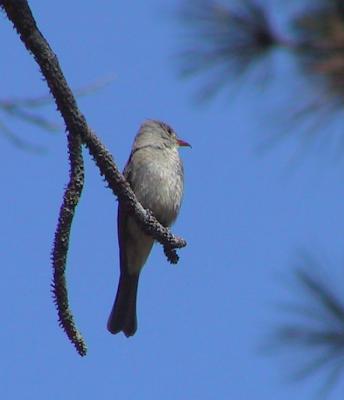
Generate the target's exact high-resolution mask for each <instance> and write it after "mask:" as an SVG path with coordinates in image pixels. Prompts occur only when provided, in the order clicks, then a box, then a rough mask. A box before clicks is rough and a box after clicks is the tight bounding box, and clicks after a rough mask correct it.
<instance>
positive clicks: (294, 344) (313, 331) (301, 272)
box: [268, 256, 344, 390]
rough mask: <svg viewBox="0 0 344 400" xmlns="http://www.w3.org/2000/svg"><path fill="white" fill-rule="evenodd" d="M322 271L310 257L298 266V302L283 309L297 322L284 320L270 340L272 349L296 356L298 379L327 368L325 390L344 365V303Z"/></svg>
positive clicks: (295, 373) (296, 273)
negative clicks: (321, 276) (320, 271)
mask: <svg viewBox="0 0 344 400" xmlns="http://www.w3.org/2000/svg"><path fill="white" fill-rule="evenodd" d="M319 270H320V268H319V264H318V263H317V261H316V260H315V259H313V258H312V257H309V256H308V257H307V258H306V259H305V265H304V266H302V267H299V268H296V269H294V273H295V279H296V282H297V283H298V286H299V291H298V297H297V299H298V301H296V302H292V303H288V304H287V305H284V306H283V307H280V308H279V312H280V313H281V312H282V313H283V314H282V315H283V316H284V319H286V317H287V316H289V317H290V316H291V317H292V318H293V319H294V322H288V323H286V322H282V323H280V326H279V327H278V328H277V329H275V332H274V334H273V335H272V337H271V338H270V340H269V342H268V343H269V347H270V350H276V349H279V350H282V349H284V350H286V351H287V352H288V354H289V355H290V356H291V357H292V358H293V369H294V374H293V375H294V378H296V379H302V378H306V377H308V376H310V375H311V374H314V373H316V372H318V371H320V370H322V371H323V372H324V371H327V373H328V375H327V381H326V382H325V385H324V388H323V389H324V390H328V389H330V387H331V384H333V383H335V380H336V378H338V377H339V376H340V374H341V373H342V372H343V367H344V303H343V301H342V298H340V296H339V294H337V293H336V292H335V291H334V289H333V288H332V289H331V285H330V283H329V281H324V279H321V278H320V277H319V274H318V273H319ZM332 286H333V285H332ZM294 297H295V296H294ZM300 299H303V300H301V301H300ZM286 312H288V314H286Z"/></svg>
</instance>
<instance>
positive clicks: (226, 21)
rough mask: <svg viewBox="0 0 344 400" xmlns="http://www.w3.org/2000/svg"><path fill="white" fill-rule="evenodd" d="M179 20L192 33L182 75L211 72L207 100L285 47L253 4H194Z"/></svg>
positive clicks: (203, 0) (202, 0)
mask: <svg viewBox="0 0 344 400" xmlns="http://www.w3.org/2000/svg"><path fill="white" fill-rule="evenodd" d="M179 18H180V20H181V22H182V23H183V24H184V25H185V27H186V28H187V30H188V33H187V34H186V35H185V36H184V41H185V40H186V41H188V42H189V44H188V45H187V46H186V49H185V50H184V51H183V52H182V53H181V54H180V58H181V75H182V76H183V77H190V76H193V75H197V74H200V73H205V72H209V74H208V75H209V77H208V78H209V82H208V84H207V85H205V88H204V90H203V92H202V93H201V94H202V97H203V98H208V97H210V96H212V95H213V94H215V93H216V92H217V91H218V90H219V89H221V88H222V87H223V86H224V85H225V84H227V83H230V82H232V81H233V78H234V79H237V78H240V77H242V76H243V75H244V74H245V73H246V72H247V71H248V69H249V68H250V67H252V65H253V64H256V63H257V61H258V60H259V59H261V58H262V57H263V56H264V55H266V54H267V52H268V51H269V50H270V49H272V48H273V47H275V46H279V45H282V44H283V45H284V43H282V41H281V38H279V37H278V36H277V35H276V33H275V32H274V31H273V29H272V26H271V24H270V22H269V19H268V16H267V14H266V12H265V10H264V8H263V7H262V6H261V5H259V4H258V3H257V2H255V1H252V0H245V1H242V2H241V3H240V6H239V7H231V6H229V5H224V4H222V3H220V2H219V1H216V0H192V1H189V2H187V3H186V4H185V5H183V6H182V7H181V9H180V11H179Z"/></svg>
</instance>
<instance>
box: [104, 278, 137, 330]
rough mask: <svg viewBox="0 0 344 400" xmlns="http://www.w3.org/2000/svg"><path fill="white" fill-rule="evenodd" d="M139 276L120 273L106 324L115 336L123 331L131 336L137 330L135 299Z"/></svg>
mask: <svg viewBox="0 0 344 400" xmlns="http://www.w3.org/2000/svg"><path fill="white" fill-rule="evenodd" d="M139 276H140V275H139V274H133V275H130V274H127V273H123V272H122V273H121V275H120V278H119V283H118V289H117V295H116V299H115V303H114V305H113V307H112V310H111V314H110V317H109V320H108V323H107V328H108V330H109V331H110V332H111V333H113V334H115V333H118V332H120V331H123V332H124V334H125V336H127V337H128V336H132V335H134V333H135V332H136V329H137V318H136V297H137V287H138V282H139Z"/></svg>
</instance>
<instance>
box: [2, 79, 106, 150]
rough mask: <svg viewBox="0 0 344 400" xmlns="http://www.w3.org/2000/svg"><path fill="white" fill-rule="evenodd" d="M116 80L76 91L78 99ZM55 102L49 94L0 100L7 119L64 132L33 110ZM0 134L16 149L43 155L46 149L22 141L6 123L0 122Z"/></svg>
mask: <svg viewBox="0 0 344 400" xmlns="http://www.w3.org/2000/svg"><path fill="white" fill-rule="evenodd" d="M113 80H114V76H109V77H107V78H103V79H98V80H96V81H95V82H93V83H91V84H88V85H85V86H83V87H81V88H79V89H76V90H75V91H74V93H75V96H76V97H81V96H87V95H90V94H93V93H95V92H96V91H98V90H100V89H102V88H103V87H104V86H107V85H108V84H109V83H110V82H112V81H113ZM53 102H54V99H53V97H52V96H51V95H50V94H48V95H44V96H37V97H28V98H17V99H2V100H0V111H2V112H3V113H4V114H5V116H6V117H11V118H14V119H18V120H21V121H24V122H25V123H28V124H31V125H35V126H36V127H38V128H40V129H42V130H44V131H46V132H52V133H53V132H58V131H62V130H63V128H62V126H60V125H58V124H56V123H53V122H51V121H49V120H48V119H47V118H46V117H45V116H43V115H41V114H39V113H37V112H36V113H33V112H32V111H31V110H32V109H35V108H41V107H43V106H46V105H48V104H52V103H53ZM0 134H2V135H3V136H5V138H6V139H8V140H9V141H10V142H11V143H12V144H14V145H15V146H16V147H18V148H20V149H23V150H26V151H31V152H36V153H38V152H39V153H42V152H44V151H45V149H44V148H43V147H41V146H38V145H34V144H30V143H29V142H27V141H26V140H25V139H21V138H20V137H19V135H17V134H16V133H14V132H13V130H12V129H10V128H8V127H7V126H6V125H5V124H4V123H2V122H1V121H0Z"/></svg>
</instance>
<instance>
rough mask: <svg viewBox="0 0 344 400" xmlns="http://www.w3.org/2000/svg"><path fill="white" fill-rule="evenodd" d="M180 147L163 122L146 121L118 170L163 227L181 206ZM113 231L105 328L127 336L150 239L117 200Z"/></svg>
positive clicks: (133, 325)
mask: <svg viewBox="0 0 344 400" xmlns="http://www.w3.org/2000/svg"><path fill="white" fill-rule="evenodd" d="M185 146H189V147H191V145H190V144H189V143H187V142H185V141H184V140H182V139H180V138H178V136H177V134H176V133H175V131H174V130H173V129H172V128H171V127H170V126H169V125H168V124H166V123H164V122H161V121H157V120H146V121H144V122H143V124H142V125H141V127H140V129H139V131H138V133H137V135H136V137H135V139H134V143H133V145H132V149H131V153H130V156H129V159H128V161H127V164H126V166H125V168H124V171H123V175H124V177H125V178H126V180H127V182H128V183H129V184H130V186H131V188H132V190H133V191H134V193H135V195H136V198H137V200H138V201H139V202H140V203H141V205H142V206H143V207H144V208H145V209H148V210H149V211H150V212H151V213H152V214H153V215H154V216H155V218H156V219H157V220H158V221H159V222H160V224H161V225H163V226H165V227H169V226H171V224H172V223H173V222H174V221H175V219H176V218H177V215H178V213H179V209H180V206H181V202H182V197H183V187H184V169H183V163H182V161H181V159H180V156H179V151H178V149H179V147H185ZM117 229H118V244H119V262H120V277H119V282H118V288H117V294H116V297H115V301H114V304H113V307H112V310H111V313H110V316H109V319H108V322H107V329H108V331H109V332H110V333H112V334H116V333H119V332H121V331H122V332H123V333H124V334H125V336H126V337H130V336H133V335H134V334H135V332H136V330H137V315H136V300H137V290H138V283H139V277H140V272H141V270H142V268H143V266H144V264H145V262H146V261H147V258H148V256H149V254H150V252H151V249H152V246H153V243H154V239H153V238H152V237H151V236H149V235H147V234H146V233H145V232H144V231H143V230H142V229H141V227H140V226H139V225H138V224H137V222H136V221H135V219H134V217H133V216H132V215H130V213H129V211H128V209H127V207H126V205H125V203H124V202H122V201H119V205H118V215H117Z"/></svg>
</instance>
